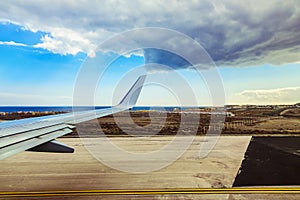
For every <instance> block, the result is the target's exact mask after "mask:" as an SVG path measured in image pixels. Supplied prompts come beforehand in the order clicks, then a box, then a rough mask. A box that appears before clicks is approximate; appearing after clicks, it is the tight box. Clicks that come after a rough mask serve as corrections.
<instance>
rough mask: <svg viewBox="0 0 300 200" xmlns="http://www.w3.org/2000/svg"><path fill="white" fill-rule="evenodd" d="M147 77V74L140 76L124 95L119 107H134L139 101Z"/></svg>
mask: <svg viewBox="0 0 300 200" xmlns="http://www.w3.org/2000/svg"><path fill="white" fill-rule="evenodd" d="M145 79H146V75H142V76H140V77H139V78H138V79H137V80H136V82H135V83H134V84H133V86H132V87H131V88H130V90H129V91H128V92H127V94H126V95H125V96H124V97H123V99H122V100H121V101H120V103H119V104H118V105H117V107H122V108H131V107H133V106H134V105H135V104H136V102H137V99H138V97H139V95H140V92H141V90H142V87H143V84H144V82H145Z"/></svg>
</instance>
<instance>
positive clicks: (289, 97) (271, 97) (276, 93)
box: [237, 87, 300, 104]
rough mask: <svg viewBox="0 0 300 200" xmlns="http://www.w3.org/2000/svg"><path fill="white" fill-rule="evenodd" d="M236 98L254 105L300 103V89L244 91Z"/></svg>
mask: <svg viewBox="0 0 300 200" xmlns="http://www.w3.org/2000/svg"><path fill="white" fill-rule="evenodd" d="M237 96H238V97H240V98H241V99H243V100H245V101H246V102H249V103H254V104H270V103H276V104H280V103H283V104H286V103H291V104H293V103H297V102H299V101H300V87H287V88H276V89H268V90H244V91H242V92H241V93H239V94H237Z"/></svg>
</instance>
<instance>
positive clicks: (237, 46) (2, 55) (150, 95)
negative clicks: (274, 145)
mask: <svg viewBox="0 0 300 200" xmlns="http://www.w3.org/2000/svg"><path fill="white" fill-rule="evenodd" d="M147 27H159V28H163V29H171V30H174V31H177V32H178V33H180V34H184V35H185V36H187V37H188V38H190V39H192V40H194V41H195V42H196V43H197V44H199V45H201V47H202V48H203V51H205V52H206V53H207V55H206V56H207V58H209V59H210V60H211V61H212V62H213V64H214V66H215V67H216V70H217V73H218V74H219V77H220V80H216V82H218V81H221V82H222V85H223V86H222V88H221V89H222V90H224V95H225V104H294V103H297V102H300V79H299V75H300V56H299V55H300V1H298V0H294V1H292V0H286V1H279V0H272V1H271V0H266V1H255V0H252V1H239V0H230V1H229V0H228V1H226V0H224V1H221V0H210V1H208V0H207V1H206V0H201V1H196V0H191V1H175V0H170V1H159V0H153V1H143V0H132V1H126V0H124V1H118V0H110V1H109V0H108V1H85V0H77V1H61V0H51V1H47V0H46V1H34V0H28V1H21V0H16V1H9V0H3V1H0V74H1V79H0V80H1V81H0V83H1V84H0V105H1V106H6V105H73V100H74V98H73V95H74V90H76V83H77V82H78V77H80V76H79V74H80V73H81V72H82V69H83V68H85V67H87V66H88V67H90V69H91V71H90V73H91V76H92V74H94V75H95V74H98V73H100V72H99V71H101V69H102V68H101V69H99V67H97V66H100V65H104V63H107V62H108V61H110V60H111V58H117V59H115V60H114V61H113V62H112V63H109V65H108V66H107V65H106V67H107V68H106V69H105V71H104V72H103V74H101V76H100V75H99V80H98V82H97V85H96V86H95V87H92V86H91V87H90V86H89V85H88V82H89V81H88V80H87V84H86V85H85V87H86V88H88V87H90V88H94V89H93V90H92V91H93V92H94V103H95V104H96V105H111V104H114V103H117V102H118V100H119V99H120V98H121V97H122V95H124V94H125V93H126V90H127V89H128V88H129V87H130V85H131V84H133V82H134V81H135V80H136V78H137V76H138V75H140V74H143V73H147V74H148V78H147V82H146V86H145V87H144V88H143V90H142V93H141V96H140V99H139V101H138V105H156V106H157V105H180V104H182V102H181V101H180V97H183V96H188V97H190V99H193V98H194V99H195V101H194V100H193V101H192V100H191V101H189V100H185V102H184V105H185V104H186V105H195V104H197V105H199V106H201V105H212V102H213V100H212V98H215V97H213V96H211V94H212V93H213V92H212V91H210V89H211V88H214V87H213V86H207V84H208V83H207V82H205V78H203V77H202V78H201V76H199V74H197V73H196V72H195V70H193V69H192V67H191V66H190V62H187V61H186V60H184V59H183V58H181V57H180V56H178V55H176V54H172V53H168V52H165V51H164V50H161V49H157V48H140V49H138V50H136V51H133V52H126V54H124V53H121V49H122V46H121V47H120V46H119V45H120V44H118V43H117V42H116V41H118V40H117V39H116V38H115V37H118V35H119V34H121V35H122V34H123V33H124V32H125V34H126V31H130V30H136V29H143V28H144V29H145V28H147ZM162 32H163V31H162ZM130 33H132V34H131V36H130V38H129V39H130V42H132V41H133V42H134V45H137V46H139V45H140V46H143V44H142V43H143V40H147V41H148V42H154V44H155V45H161V44H162V43H165V44H167V45H169V46H170V47H172V48H175V49H178V50H182V49H183V51H184V52H187V53H188V54H189V55H191V57H195V56H197V55H196V54H195V52H196V51H194V50H195V49H193V48H189V45H188V44H189V43H186V40H184V39H182V40H175V39H176V38H175V39H174V38H173V40H172V37H168V38H165V39H164V40H162V38H164V37H163V34H160V33H158V32H155V31H154V32H153V31H151V29H150V30H148V32H141V34H139V35H136V34H135V32H130ZM110 38H114V42H115V43H112V49H114V50H112V51H111V52H109V51H108V50H107V49H101V48H99V45H100V46H101V44H103V43H105V42H106V41H108V40H110ZM155 42H156V43H155ZM151 44H152V43H151ZM122 45H131V43H129V42H128V43H127V42H125V44H122ZM155 45H154V46H155ZM193 54H195V55H193ZM96 61H97V62H96ZM151 63H156V64H158V65H156V66H155V67H153V66H150V67H148V68H141V66H143V65H145V64H146V65H147V64H151ZM92 65H93V66H92ZM95 66H96V67H95ZM165 66H167V68H166V67H165ZM196 66H198V67H199V69H201V71H202V70H203V72H204V74H205V70H207V71H209V70H211V68H213V67H212V66H211V65H205V64H203V63H196ZM92 70H94V71H92ZM126 77H127V78H126ZM181 78H183V79H181ZM122 79H126V80H125V81H121V80H122ZM121 82H122V84H120V83H121ZM185 82H186V83H188V85H189V87H190V88H191V90H192V91H193V95H194V96H193V95H192V96H191V95H190V94H189V93H188V91H189V90H188V89H185V84H184V83H185ZM212 82H213V81H212ZM157 83H160V84H157ZM118 84H119V86H118ZM163 84H165V86H162V85H163ZM117 86H118V87H119V89H117V90H116V87H117ZM174 88H176V89H174ZM86 91H88V90H86ZM116 91H117V92H116ZM189 92H190V91H189ZM115 93H117V94H116V95H115ZM179 93H180V94H179ZM85 96H86V95H85V94H84V92H83V93H82V95H81V98H83V99H84V98H85Z"/></svg>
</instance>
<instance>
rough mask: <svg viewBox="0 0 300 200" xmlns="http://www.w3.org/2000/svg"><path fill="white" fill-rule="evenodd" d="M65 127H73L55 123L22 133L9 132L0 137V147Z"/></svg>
mask: <svg viewBox="0 0 300 200" xmlns="http://www.w3.org/2000/svg"><path fill="white" fill-rule="evenodd" d="M65 128H69V129H72V128H75V127H74V126H71V125H68V124H59V125H55V126H50V127H46V128H42V129H36V130H32V131H27V132H23V133H17V134H10V135H7V136H4V137H2V138H1V140H0V149H1V148H3V147H5V146H9V145H12V144H14V143H19V142H21V141H24V140H28V139H31V138H34V137H38V136H41V135H44V134H48V133H51V132H55V131H58V130H62V129H65Z"/></svg>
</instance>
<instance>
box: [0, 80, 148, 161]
mask: <svg viewBox="0 0 300 200" xmlns="http://www.w3.org/2000/svg"><path fill="white" fill-rule="evenodd" d="M145 78H146V76H145V75H144V76H140V77H139V78H138V79H137V81H136V82H135V83H134V85H133V86H132V87H131V88H130V90H129V91H128V92H127V94H126V95H125V96H124V98H123V99H122V100H121V101H120V103H119V104H118V105H116V106H114V107H111V108H106V109H96V110H90V111H81V112H75V113H67V114H58V115H51V116H44V117H35V118H28V119H21V120H14V121H9V122H1V123H0V160H2V159H4V158H7V157H9V156H12V155H14V154H16V153H19V152H21V151H25V150H30V151H39V152H61V153H73V152H74V149H73V148H71V147H69V146H67V145H65V144H62V143H59V142H58V141H55V139H56V138H58V137H60V136H63V135H66V134H68V133H71V132H72V128H74V127H75V126H74V124H76V123H80V122H84V121H89V120H92V119H96V118H99V117H103V116H106V115H110V114H113V113H117V112H121V111H124V110H127V109H129V108H132V107H133V106H134V105H135V103H136V102H137V99H138V97H139V94H140V92H141V89H142V86H143V84H144V81H145Z"/></svg>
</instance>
